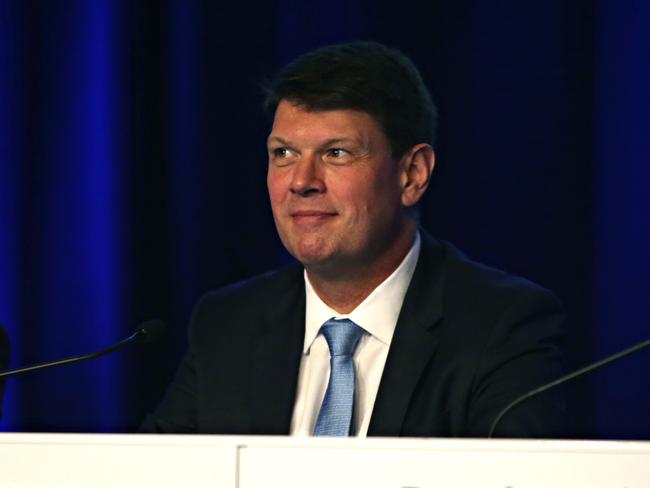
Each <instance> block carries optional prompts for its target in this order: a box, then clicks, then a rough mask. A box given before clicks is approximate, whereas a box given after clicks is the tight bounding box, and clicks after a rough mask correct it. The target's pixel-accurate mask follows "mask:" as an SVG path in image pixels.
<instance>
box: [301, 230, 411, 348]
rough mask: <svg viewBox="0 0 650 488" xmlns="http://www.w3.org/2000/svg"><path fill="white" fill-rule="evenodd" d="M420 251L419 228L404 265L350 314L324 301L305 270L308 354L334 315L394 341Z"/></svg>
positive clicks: (305, 346) (370, 332)
mask: <svg viewBox="0 0 650 488" xmlns="http://www.w3.org/2000/svg"><path fill="white" fill-rule="evenodd" d="M419 255H420V233H419V232H417V231H416V234H415V239H414V240H413V244H412V245H411V249H410V250H409V252H408V253H407V254H406V256H405V257H404V259H403V260H402V262H401V263H400V265H399V266H398V267H397V268H396V269H395V271H393V272H392V273H391V275H390V276H389V277H388V278H386V279H385V280H384V281H383V282H382V283H381V284H379V286H377V288H375V289H374V290H373V291H372V293H370V295H368V296H367V297H366V298H365V299H364V300H363V302H361V303H360V304H359V305H357V307H356V308H355V309H354V310H353V311H352V312H350V313H349V314H340V313H338V312H336V311H335V310H334V309H332V308H331V307H329V306H328V305H327V304H326V303H325V302H323V300H321V298H320V297H319V296H318V294H317V293H316V291H315V290H314V288H313V287H312V285H311V283H310V282H309V278H308V277H307V272H306V271H305V272H304V279H305V296H306V314H305V343H304V347H303V352H304V353H305V354H307V352H308V351H309V348H310V347H311V345H312V344H313V342H314V340H315V339H316V337H317V336H318V332H319V331H320V327H321V325H323V324H324V323H325V322H326V321H327V320H329V319H331V318H332V317H334V318H337V319H342V318H348V319H350V320H352V321H353V322H354V323H355V324H357V325H358V326H359V327H361V328H363V329H364V330H365V331H366V332H368V333H369V334H370V335H372V336H374V337H375V338H377V339H378V340H380V341H381V342H383V343H384V344H386V345H390V342H391V340H392V338H393V332H394V331H395V326H396V325H397V318H398V317H399V312H400V309H401V308H402V302H403V301H404V296H405V295H406V290H407V289H408V286H409V283H410V282H411V278H412V276H413V272H414V271H415V265H416V264H417V261H418V256H419Z"/></svg>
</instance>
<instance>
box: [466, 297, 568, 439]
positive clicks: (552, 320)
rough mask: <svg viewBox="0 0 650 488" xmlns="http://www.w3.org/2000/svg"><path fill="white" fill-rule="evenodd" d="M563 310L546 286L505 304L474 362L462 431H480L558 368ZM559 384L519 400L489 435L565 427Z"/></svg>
mask: <svg viewBox="0 0 650 488" xmlns="http://www.w3.org/2000/svg"><path fill="white" fill-rule="evenodd" d="M563 340H564V313H563V310H562V307H561V305H560V303H559V301H558V300H557V299H556V298H555V296H554V295H552V294H551V293H550V292H548V291H546V290H543V289H540V288H537V287H535V288H528V289H526V290H525V291H523V292H522V293H521V294H519V295H518V296H517V298H516V299H514V301H513V302H512V303H511V304H510V305H509V306H507V307H506V308H505V310H504V312H503V313H502V314H501V315H500V317H499V318H498V319H497V320H496V322H495V323H494V325H493V328H492V330H491V331H490V335H489V339H488V341H487V343H486V344H485V347H484V349H483V352H482V355H481V358H480V360H479V362H478V366H477V370H476V375H475V380H474V382H473V387H472V395H471V400H470V405H469V410H468V418H467V432H466V434H467V435H468V436H475V437H485V436H486V435H487V434H488V432H489V430H490V426H491V424H492V422H493V421H494V420H495V419H496V417H497V416H498V415H499V412H500V411H501V410H502V409H503V408H504V407H505V406H506V405H508V404H509V403H510V402H511V401H513V400H514V399H515V398H517V397H519V396H521V395H523V394H525V393H527V392H528V391H531V390H533V389H534V388H537V387H538V386H541V385H543V384H545V383H548V382H550V381H553V380H555V379H557V378H559V377H560V376H561V375H562V373H563V364H562V357H563V356H562V348H563ZM565 416H566V412H565V405H564V398H563V394H562V391H561V389H554V390H549V391H547V392H545V393H542V394H540V395H538V396H536V397H532V398H530V399H527V400H525V401H524V402H522V403H521V404H519V405H518V406H517V407H515V408H514V409H513V410H511V411H510V412H509V413H507V414H506V415H505V416H504V417H503V418H502V419H501V421H500V422H499V424H498V426H497V428H496V430H495V434H494V435H495V437H527V438H531V437H561V436H563V435H565V433H566V430H565V428H566V426H565Z"/></svg>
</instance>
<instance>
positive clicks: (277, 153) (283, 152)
mask: <svg viewBox="0 0 650 488" xmlns="http://www.w3.org/2000/svg"><path fill="white" fill-rule="evenodd" d="M272 153H273V156H274V157H276V158H286V157H289V155H290V154H291V153H290V151H289V149H287V148H286V147H278V148H276V149H273V151H272Z"/></svg>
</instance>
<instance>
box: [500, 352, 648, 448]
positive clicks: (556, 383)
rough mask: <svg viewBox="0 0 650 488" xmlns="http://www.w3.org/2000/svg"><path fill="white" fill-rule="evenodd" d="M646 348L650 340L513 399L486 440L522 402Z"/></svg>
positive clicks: (501, 413)
mask: <svg viewBox="0 0 650 488" xmlns="http://www.w3.org/2000/svg"><path fill="white" fill-rule="evenodd" d="M648 346H650V339H646V340H645V341H643V342H640V343H638V344H635V345H634V346H632V347H628V348H627V349H625V350H623V351H621V352H617V353H616V354H612V355H611V356H607V357H606V358H604V359H601V360H600V361H596V362H595V363H593V364H588V365H587V366H585V367H583V368H580V369H579V370H577V371H574V372H573V373H569V374H567V375H565V376H562V377H561V378H558V379H556V380H555V381H551V382H550V383H546V384H545V385H542V386H540V387H538V388H535V389H534V390H531V391H529V392H528V393H525V394H523V395H521V396H520V397H518V398H515V399H514V400H513V401H512V402H510V403H509V404H508V405H507V406H506V407H505V408H504V409H503V410H501V412H499V415H497V416H496V418H495V419H494V421H493V422H492V426H491V427H490V432H489V433H488V439H490V438H492V434H494V430H495V429H496V428H497V425H499V422H500V421H501V419H502V418H503V417H504V415H505V414H506V413H508V412H509V411H510V410H512V409H513V408H514V407H516V406H517V405H519V404H520V403H521V402H523V401H524V400H528V399H529V398H531V397H534V396H536V395H539V394H540V393H543V392H545V391H547V390H550V389H551V388H555V387H556V386H559V385H562V384H564V383H567V382H569V381H571V380H574V379H576V378H579V377H580V376H582V375H584V374H587V373H590V372H591V371H594V370H595V369H598V368H600V367H601V366H605V365H606V364H609V363H611V362H612V361H616V360H617V359H621V358H624V357H625V356H629V355H630V354H632V353H635V352H637V351H640V350H641V349H644V348H646V347H648Z"/></svg>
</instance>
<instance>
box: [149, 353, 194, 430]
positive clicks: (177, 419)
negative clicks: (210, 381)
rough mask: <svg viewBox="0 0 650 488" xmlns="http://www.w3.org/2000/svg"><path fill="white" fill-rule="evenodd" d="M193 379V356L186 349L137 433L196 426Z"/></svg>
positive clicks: (187, 428) (184, 428)
mask: <svg viewBox="0 0 650 488" xmlns="http://www.w3.org/2000/svg"><path fill="white" fill-rule="evenodd" d="M197 403H198V399H197V379H196V370H195V367H194V358H193V355H192V353H191V352H188V353H186V355H185V357H184V358H183V361H182V362H181V364H180V366H179V368H178V371H177V372H176V376H175V378H174V380H173V381H172V383H171V384H170V385H169V387H168V389H167V392H166V393H165V396H164V397H163V399H162V401H161V402H160V403H159V405H158V407H157V408H156V410H155V411H154V412H153V413H151V414H149V415H147V417H146V418H145V420H144V422H143V423H142V425H141V426H140V428H139V430H138V431H139V432H140V433H151V434H154V433H155V434H165V433H167V434H171V433H174V434H193V433H196V432H197V431H198V426H197Z"/></svg>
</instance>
